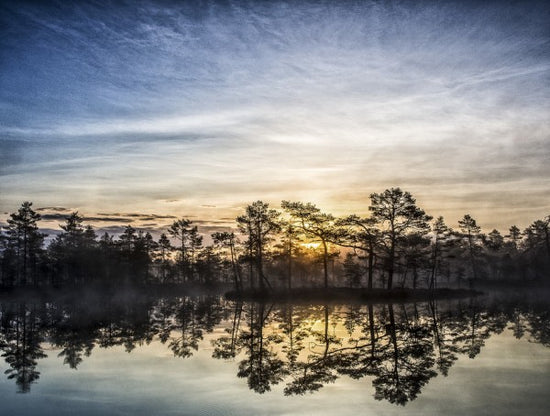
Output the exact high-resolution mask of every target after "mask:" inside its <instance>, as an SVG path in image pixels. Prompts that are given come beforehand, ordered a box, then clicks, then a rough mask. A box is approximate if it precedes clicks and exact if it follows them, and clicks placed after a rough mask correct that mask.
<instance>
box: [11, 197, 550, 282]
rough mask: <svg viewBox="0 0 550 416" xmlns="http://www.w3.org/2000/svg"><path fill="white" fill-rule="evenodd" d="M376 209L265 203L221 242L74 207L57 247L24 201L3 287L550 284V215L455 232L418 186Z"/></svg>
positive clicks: (217, 236) (465, 226) (192, 230)
mask: <svg viewBox="0 0 550 416" xmlns="http://www.w3.org/2000/svg"><path fill="white" fill-rule="evenodd" d="M370 200H371V202H370V206H369V212H370V216H368V217H360V216H357V215H349V216H347V217H334V216H333V215H331V214H329V213H324V212H322V211H321V210H320V209H319V208H318V207H316V206H315V205H313V204H311V203H302V202H289V201H283V202H282V204H281V208H282V209H281V210H276V209H272V208H270V207H269V205H268V204H267V203H264V202H262V201H256V202H254V203H252V204H250V205H248V206H247V207H246V208H245V211H244V213H243V214H242V215H240V216H238V217H237V218H236V229H234V230H228V231H224V232H216V233H213V234H212V235H211V236H210V237H211V240H212V243H211V244H207V245H205V244H204V236H203V235H201V233H200V232H199V229H198V227H197V226H196V225H193V222H192V221H190V220H189V219H185V218H183V219H180V220H177V221H175V222H174V223H173V224H172V225H171V226H170V227H169V228H168V229H167V230H166V232H164V233H162V234H161V235H160V238H158V239H155V238H153V236H152V235H151V234H150V233H149V232H145V231H142V230H138V229H135V228H134V227H132V226H126V227H125V229H124V232H122V233H121V234H120V235H118V236H115V235H110V234H108V233H104V234H103V235H101V236H98V235H97V233H96V231H95V230H94V229H93V227H92V226H90V225H85V224H83V217H82V216H80V215H79V214H78V213H77V212H74V213H72V214H71V215H69V216H68V217H67V219H66V222H65V223H64V224H62V225H61V232H60V233H59V234H58V235H56V236H55V238H53V239H52V240H51V241H50V243H49V244H48V245H47V246H46V244H45V238H46V237H47V236H46V235H45V234H44V233H43V232H41V230H40V228H39V225H38V223H39V221H40V219H41V217H40V215H39V214H38V213H37V212H35V211H34V210H33V208H32V203H30V202H24V203H23V204H22V206H21V207H20V208H19V210H18V211H17V212H15V213H13V214H11V215H10V217H9V218H8V220H7V226H6V227H4V228H3V229H2V230H1V233H0V254H1V257H0V285H1V286H3V287H13V286H27V285H35V286H43V285H53V286H62V285H75V286H81V285H86V284H95V283H98V284H107V285H121V284H126V285H128V284H133V285H135V284H138V285H141V284H154V283H156V284H177V283H185V282H195V283H200V284H206V285H212V284H217V283H231V284H232V285H233V286H234V287H235V289H237V290H243V289H248V288H257V289H262V290H267V289H270V288H274V287H279V288H281V287H284V288H288V289H291V288H292V287H297V286H299V287H304V286H312V287H319V286H323V287H329V286H348V287H364V288H367V289H372V288H375V287H377V288H387V289H392V288H395V287H412V288H419V287H425V288H436V287H441V286H447V287H452V286H461V285H470V286H471V285H472V284H473V283H474V282H475V281H487V280H493V281H510V280H523V281H540V282H544V283H546V282H547V281H548V272H549V270H550V239H549V237H550V230H549V228H550V216H547V217H546V218H544V219H542V220H537V221H535V222H533V223H532V224H531V225H530V226H529V227H527V228H526V229H525V230H520V229H519V228H518V227H516V226H511V227H510V229H509V230H508V233H507V234H505V235H503V234H501V233H500V232H499V231H498V230H492V231H491V232H489V233H486V234H485V233H482V231H481V228H480V226H479V225H478V224H477V222H476V220H475V219H474V218H472V217H471V216H470V215H465V216H464V217H463V218H462V219H461V220H460V221H459V222H458V227H457V228H456V229H452V228H451V227H449V226H448V225H447V224H446V223H445V221H444V219H443V217H438V218H435V219H433V218H432V217H431V216H429V215H427V214H426V213H425V212H424V210H422V209H421V208H420V207H418V206H417V204H416V200H415V199H414V198H413V197H412V195H411V194H410V193H408V192H405V191H402V190H401V189H399V188H392V189H387V190H386V191H384V192H382V193H373V194H372V195H371V196H370Z"/></svg>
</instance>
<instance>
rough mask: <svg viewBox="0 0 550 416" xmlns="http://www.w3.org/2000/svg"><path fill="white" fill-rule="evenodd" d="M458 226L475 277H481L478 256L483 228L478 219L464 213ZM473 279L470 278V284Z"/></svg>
mask: <svg viewBox="0 0 550 416" xmlns="http://www.w3.org/2000/svg"><path fill="white" fill-rule="evenodd" d="M458 227H459V228H460V231H461V237H462V238H463V239H464V240H465V244H466V250H467V252H468V257H469V259H470V266H471V271H472V277H473V279H474V280H475V279H478V277H479V266H478V257H479V253H480V245H479V244H480V242H481V238H482V236H481V228H480V227H479V226H478V225H477V223H476V220H474V219H473V218H472V217H471V216H470V215H468V214H466V215H464V218H462V220H460V221H458ZM471 284H472V280H471V279H470V285H471Z"/></svg>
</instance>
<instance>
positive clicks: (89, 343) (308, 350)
mask: <svg viewBox="0 0 550 416" xmlns="http://www.w3.org/2000/svg"><path fill="white" fill-rule="evenodd" d="M71 299H73V298H71ZM74 299H77V298H76V297H75V298H74ZM505 329H508V330H509V331H510V333H511V334H512V335H513V336H514V337H516V338H518V339H520V338H523V339H527V340H528V341H530V342H535V343H539V344H541V345H544V346H546V347H549V346H550V316H549V312H548V308H547V305H546V302H545V301H543V302H541V303H540V304H531V305H525V304H523V303H522V302H518V301H513V300H507V299H493V300H489V299H479V298H472V299H467V300H458V301H445V302H438V301H435V300H432V301H430V302H425V303H418V304H388V305H372V304H366V305H361V304H355V305H329V304H325V305H321V306H319V305H293V304H283V305H268V304H262V303H244V302H230V301H226V300H224V299H222V298H220V297H204V296H203V297H190V296H181V297H167V298H160V299H159V298H154V297H153V296H151V297H146V298H142V297H138V298H132V297H123V298H116V297H113V298H110V299H108V300H107V301H104V302H102V303H98V302H97V299H95V298H91V299H83V300H82V299H79V300H70V301H68V300H67V299H65V300H64V301H59V302H48V303H41V302H35V303H25V302H19V303H17V302H11V303H10V302H3V303H0V352H1V355H2V357H3V358H4V360H5V362H6V365H7V370H5V374H6V376H7V378H8V379H13V380H15V383H16V385H17V389H18V391H19V392H29V391H30V387H31V384H32V383H34V382H36V381H37V380H38V378H39V376H40V372H39V371H38V366H39V363H40V360H41V359H43V358H45V357H46V355H45V353H44V349H43V343H44V342H45V340H47V341H48V342H49V344H50V345H51V347H52V348H53V349H54V350H56V354H55V355H54V356H53V357H56V356H57V357H58V358H59V359H60V362H61V361H62V363H63V364H64V365H66V366H67V367H69V368H71V369H76V368H78V367H79V366H80V365H81V363H82V362H83V361H85V360H86V358H87V357H89V356H90V355H92V354H93V351H94V349H95V348H113V347H118V348H121V349H123V350H124V351H127V352H131V351H133V350H134V349H136V348H138V347H139V346H141V345H145V344H148V343H150V342H152V341H153V340H158V341H159V342H160V343H161V344H162V345H165V347H166V348H168V349H169V350H170V351H171V352H172V353H173V354H174V355H175V356H177V357H181V358H186V359H187V358H189V357H192V356H193V355H194V353H195V352H196V351H198V350H199V349H201V348H206V347H208V346H209V345H210V346H211V347H213V352H212V357H213V358H216V359H221V360H229V361H235V362H236V366H237V369H236V375H237V377H238V378H243V379H246V382H247V384H248V386H249V388H250V389H251V390H253V391H254V392H257V393H260V394H262V393H266V392H268V391H270V390H271V389H272V387H273V386H274V385H277V384H282V385H283V388H282V390H283V393H284V394H285V395H288V396H290V395H303V394H308V393H314V392H316V391H318V390H320V389H321V388H322V387H323V386H324V385H326V384H328V383H334V382H336V381H337V380H338V379H339V378H340V377H342V376H348V377H350V378H353V379H357V380H359V379H364V380H365V382H367V383H372V387H373V394H374V397H375V398H376V399H377V400H386V401H388V402H390V403H394V404H396V405H405V404H406V403H408V402H410V401H412V400H415V399H416V398H417V397H418V396H419V394H420V393H421V390H422V389H423V388H424V386H426V384H427V383H429V382H430V380H432V379H433V378H434V377H435V376H436V375H437V374H441V375H443V376H447V375H448V374H449V373H450V372H451V371H452V366H453V365H454V363H455V362H456V361H457V360H458V359H459V358H460V357H469V358H470V359H474V358H476V357H477V356H478V355H479V353H480V352H481V351H482V349H483V347H484V345H485V342H486V340H487V339H489V337H491V336H492V335H493V334H499V333H501V332H502V331H504V330H505ZM208 333H216V334H217V333H221V335H216V336H214V335H209V336H208V337H207V336H206V334H208Z"/></svg>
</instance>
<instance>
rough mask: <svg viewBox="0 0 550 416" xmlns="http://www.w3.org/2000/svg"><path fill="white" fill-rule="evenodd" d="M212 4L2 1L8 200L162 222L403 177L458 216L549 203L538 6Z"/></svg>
mask: <svg viewBox="0 0 550 416" xmlns="http://www.w3.org/2000/svg"><path fill="white" fill-rule="evenodd" d="M207 6H208V7H206V6H204V7H201V6H196V5H193V4H192V2H191V3H186V4H184V5H178V6H177V7H175V6H172V5H171V4H169V3H168V4H166V3H163V4H160V3H157V2H143V3H141V4H140V7H139V8H135V7H127V6H124V5H112V6H111V7H110V9H109V10H105V9H103V8H101V7H99V6H98V5H97V4H94V3H87V4H81V5H74V6H68V5H59V7H57V8H56V9H55V10H54V8H52V7H48V6H40V7H39V6H36V5H32V4H30V3H29V4H22V5H19V4H18V6H17V7H14V6H6V13H4V14H3V16H2V17H0V26H1V27H3V34H4V35H5V36H3V38H2V43H1V44H0V59H1V61H2V63H3V64H2V75H1V77H0V109H1V110H2V111H1V114H2V116H1V119H0V134H1V135H3V136H4V137H5V138H2V139H0V165H1V166H2V168H0V176H1V178H2V181H1V182H0V193H1V194H2V196H3V198H2V201H0V209H3V210H7V211H9V210H13V207H15V206H17V204H19V203H20V202H21V201H23V200H28V199H30V200H33V201H35V202H36V203H40V204H41V205H51V204H56V205H58V204H60V205H66V206H75V207H79V209H81V210H82V211H83V212H103V213H104V214H106V215H105V217H109V218H110V217H112V218H113V220H114V219H116V218H123V219H135V220H136V221H154V222H155V223H156V222H158V223H162V222H163V221H161V220H169V219H171V218H179V217H182V216H183V217H189V216H194V218H206V219H207V220H210V219H215V218H213V216H217V217H218V218H222V217H224V218H225V217H230V216H231V215H233V214H235V213H236V212H237V211H238V210H239V209H241V207H242V206H244V205H245V204H246V203H247V202H249V201H253V200H256V199H265V200H268V201H270V202H271V203H273V204H278V203H279V201H280V200H281V199H307V200H311V201H314V202H317V203H318V204H319V205H322V206H324V207H327V209H328V210H331V211H338V212H343V211H344V210H346V209H348V210H358V209H362V207H364V206H365V205H366V204H368V194H369V192H375V191H381V190H383V189H384V187H387V186H395V185H401V186H402V187H406V188H408V189H411V190H414V191H416V192H420V194H421V195H427V196H429V198H430V200H431V201H433V204H434V206H436V205H439V206H440V207H441V208H442V209H451V208H449V207H450V203H448V202H447V201H448V199H447V197H448V195H449V194H453V195H456V196H457V198H458V201H456V203H455V202H453V205H452V209H454V210H455V211H454V212H455V214H454V215H458V212H459V210H461V209H464V208H471V207H472V204H473V202H472V201H473V200H475V201H476V204H478V206H479V207H480V208H479V209H480V210H483V212H484V214H483V215H485V216H486V217H487V218H490V210H492V209H495V207H497V206H500V205H499V204H500V203H501V201H500V200H499V198H498V197H497V195H496V193H498V192H502V193H507V192H511V191H510V190H514V189H521V190H524V191H525V192H526V193H524V194H523V195H524V196H525V197H526V198H527V201H526V202H525V204H526V205H529V204H530V202H529V201H530V200H531V198H532V201H533V205H532V206H543V205H544V204H546V205H547V206H548V205H550V200H549V199H548V197H546V198H545V197H544V196H542V197H538V196H537V194H538V193H543V194H546V195H548V184H547V183H546V184H545V182H544V181H545V178H547V177H548V175H549V174H550V172H549V171H548V167H547V166H549V165H550V164H549V163H548V154H549V153H548V151H549V148H548V142H549V139H550V132H549V129H548V127H547V126H548V125H549V123H548V122H549V121H550V119H549V116H548V114H550V104H549V103H550V87H549V84H548V75H549V73H550V53H549V52H548V47H547V46H548V40H549V35H548V30H547V21H546V20H547V19H546V16H547V15H548V11H549V8H548V5H547V4H545V3H543V2H527V3H517V4H506V5H502V4H495V3H487V4H476V3H471V2H447V3H436V2H433V3H432V2H418V3H411V2H392V3H391V4H390V3H380V2H368V1H367V2H308V1H304V2H294V3H284V2H260V3H253V4H251V3H244V2H232V3H231V5H229V4H226V3H225V2H217V1H212V2H207ZM37 68H40V70H37ZM487 188H492V189H493V190H494V191H495V193H491V192H485V190H486V189H487ZM471 189H474V190H477V191H478V192H480V193H481V195H486V197H487V204H481V201H480V200H479V198H477V197H474V195H473V194H471V193H469V192H468V191H469V190H471ZM545 190H546V192H544V191H545ZM430 194H431V195H430ZM343 195H345V196H346V198H347V199H342V196H343ZM468 198H472V199H471V200H470V199H468ZM545 201H546V202H545ZM107 210H108V211H112V212H113V213H114V214H112V215H111V214H108V211H107ZM121 210H125V211H127V212H129V213H130V214H120V215H119V214H117V213H120V212H121ZM138 210H139V211H138ZM138 212H159V213H161V214H162V215H166V218H161V217H155V216H154V215H151V214H139V213H138ZM513 212H516V213H517V215H516V217H515V220H517V219H520V217H521V216H523V215H525V213H524V212H523V211H521V210H520V208H519V207H517V206H514V208H513ZM537 212H539V211H536V212H533V213H532V214H537ZM132 213H135V216H131V214H132ZM132 215H133V214H132ZM510 215H512V217H513V215H515V214H513V213H512V214H510ZM529 215H531V214H529ZM102 216H103V215H99V214H98V215H97V217H98V218H97V221H101V218H100V217H102ZM95 217H96V216H94V215H91V216H90V218H95ZM156 220H159V221H156ZM94 221H96V219H94ZM105 221H110V220H109V219H107V220H105ZM121 222H123V221H121ZM126 223H127V221H126Z"/></svg>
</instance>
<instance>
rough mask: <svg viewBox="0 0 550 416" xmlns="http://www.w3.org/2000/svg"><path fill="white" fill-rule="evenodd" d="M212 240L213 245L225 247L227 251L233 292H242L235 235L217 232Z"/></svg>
mask: <svg viewBox="0 0 550 416" xmlns="http://www.w3.org/2000/svg"><path fill="white" fill-rule="evenodd" d="M212 240H213V241H214V244H217V245H219V246H220V247H225V248H228V249H229V256H230V261H231V270H232V275H233V282H234V284H235V290H242V289H243V283H242V276H241V270H240V267H239V264H238V263H237V253H236V243H237V239H236V237H235V233H232V232H228V231H224V232H217V233H214V234H212Z"/></svg>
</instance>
